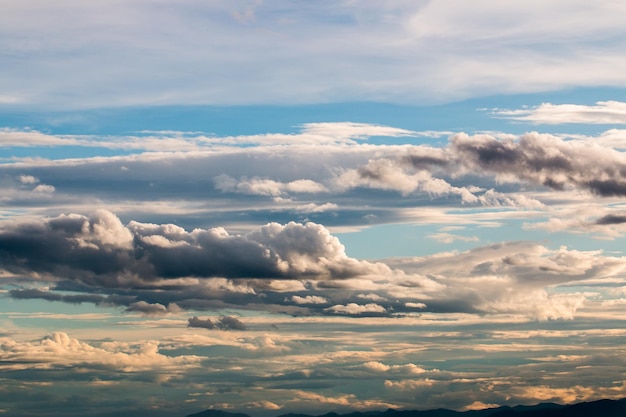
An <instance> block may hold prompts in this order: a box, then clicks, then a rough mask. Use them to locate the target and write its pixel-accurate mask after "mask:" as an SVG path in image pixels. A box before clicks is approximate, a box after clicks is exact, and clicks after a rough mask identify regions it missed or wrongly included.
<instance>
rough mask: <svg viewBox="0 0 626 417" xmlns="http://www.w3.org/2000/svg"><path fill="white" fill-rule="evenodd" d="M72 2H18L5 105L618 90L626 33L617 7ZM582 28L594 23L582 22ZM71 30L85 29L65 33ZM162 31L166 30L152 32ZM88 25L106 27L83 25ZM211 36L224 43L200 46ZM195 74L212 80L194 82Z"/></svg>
mask: <svg viewBox="0 0 626 417" xmlns="http://www.w3.org/2000/svg"><path fill="white" fill-rule="evenodd" d="M72 5H73V4H72V3H67V4H63V5H58V4H55V5H48V4H46V3H43V2H42V3H41V4H40V5H39V6H40V8H41V10H42V13H41V15H38V16H32V14H31V13H30V11H31V10H30V8H28V7H26V6H16V7H13V8H12V9H11V10H10V11H8V12H7V13H5V14H4V15H3V16H2V19H0V26H1V27H3V28H4V30H5V39H7V42H6V43H7V48H8V49H7V50H8V51H9V52H8V53H9V55H8V56H9V57H10V58H7V59H9V61H8V62H7V65H6V66H5V67H4V68H3V84H2V86H1V87H2V91H5V93H3V95H2V97H3V98H4V100H0V101H3V102H4V103H5V105H15V103H18V104H20V105H22V106H24V105H32V106H40V107H41V106H44V107H46V108H58V107H54V106H55V104H56V105H57V106H58V97H60V96H63V97H64V100H63V106H64V107H65V108H74V109H75V108H94V107H96V108H97V107H109V108H110V107H114V106H124V105H126V106H132V105H136V106H144V105H172V104H174V105H176V104H187V105H196V104H214V105H233V104H259V103H271V104H283V103H287V104H294V103H320V102H344V103H345V102H355V101H369V102H381V101H385V102H395V103H406V102H412V103H433V102H441V101H451V100H458V99H461V98H465V97H475V96H485V95H490V94H497V93H501V92H503V91H504V92H513V93H527V92H529V91H530V92H536V91H545V90H551V91H553V90H554V89H555V88H564V87H565V88H566V87H570V86H597V85H607V86H623V85H624V84H623V79H622V77H620V76H619V71H616V69H620V68H623V67H624V58H623V54H621V51H622V46H623V45H622V44H621V42H620V39H622V38H623V36H622V35H623V34H624V29H623V27H622V26H621V22H619V20H618V19H617V18H616V16H621V15H623V13H624V9H623V6H622V5H621V4H615V3H608V4H605V3H597V4H596V3H594V4H586V3H576V4H574V5H572V4H571V2H565V1H556V2H551V3H550V4H548V5H540V6H538V5H536V4H534V3H533V4H524V5H510V4H506V5H502V6H498V7H494V5H493V4H492V3H491V2H487V1H482V2H480V3H479V4H474V5H473V6H472V7H470V6H468V5H467V4H465V3H464V2H458V1H455V2H454V3H453V6H451V7H444V6H441V5H438V4H431V3H428V4H422V3H411V2H400V3H394V4H392V3H384V4H380V3H373V4H371V5H367V6H364V7H359V8H358V10H357V9H355V8H354V7H352V5H351V4H350V3H349V2H346V1H341V2H339V3H338V4H336V5H335V4H333V6H332V7H331V6H326V5H324V6H320V7H319V9H318V10H316V12H315V13H311V12H310V11H309V10H303V9H302V8H300V7H296V6H295V5H289V6H287V7H279V6H277V5H274V4H271V3H269V4H268V3H262V4H256V5H255V6H254V12H248V11H247V10H253V9H250V8H246V7H241V8H237V9H235V10H239V11H238V12H236V11H235V10H233V6H232V5H227V4H217V3H216V4H213V3H211V4H203V5H202V6H201V7H200V6H198V5H197V4H196V3H194V2H190V3H185V4H182V5H180V6H179V7H178V8H176V9H170V8H168V7H157V6H156V5H155V4H154V3H151V2H148V3H144V2H137V1H133V2H130V3H124V4H115V5H103V6H98V7H97V8H96V6H93V5H81V7H72ZM235 7H237V6H235ZM70 10H71V13H69V12H67V11H70ZM198 10H201V11H202V12H201V13H198ZM242 10H243V11H242ZM119 16H125V17H126V18H125V20H123V21H122V20H120V19H119V18H118V17H119ZM225 16H231V17H233V18H224V17H225ZM234 16H237V18H238V20H237V19H235V18H234ZM380 16H385V18H384V19H381V18H380ZM551 16H559V21H558V22H555V20H554V19H553V18H551ZM581 20H585V21H586V22H588V23H587V24H586V25H584V27H582V26H581V25H580V23H579V22H580V21H581ZM24 21H28V22H29V23H28V24H27V25H16V24H15V23H14V22H24ZM75 21H81V22H85V26H84V27H82V26H81V27H76V28H74V30H73V31H71V33H70V32H68V31H66V30H64V29H65V28H67V27H69V26H70V25H71V23H72V22H75ZM242 22H245V24H243V23H242ZM357 22H359V23H360V24H357ZM494 22H495V23H494ZM500 22H501V23H500ZM166 23H167V28H168V30H167V32H166V33H164V32H160V31H159V29H160V28H162V27H163V26H164V25H165V24H166ZM96 26H98V27H100V28H102V30H99V31H97V32H94V31H89V30H88V29H87V28H93V27H96ZM563 33H569V34H572V35H571V36H567V37H564V36H562V34H563ZM148 34H150V36H148ZM207 36H208V37H209V38H211V39H216V40H219V41H216V42H215V43H211V44H207V43H206V42H204V41H203V40H204V39H206V38H207ZM338 39H339V41H338ZM79 40H80V41H79ZM226 40H227V41H226ZM24 45H27V46H26V47H24ZM94 50H98V51H99V54H97V55H94V54H93V53H92V51H94ZM197 51H202V53H200V54H199V53H197ZM225 51H227V53H225ZM520 51H523V52H524V53H520ZM139 52H141V53H139ZM51 56H52V57H53V58H50V57H51ZM18 57H19V58H18ZM69 57H71V59H68V58H69ZM174 57H175V58H174ZM217 61H219V62H220V68H219V71H217V70H216V69H215V67H214V63H215V62H217ZM110 62H115V63H116V64H115V66H114V67H111V66H110V65H106V64H107V63H110ZM242 62H245V63H246V65H245V67H244V68H254V71H247V72H246V74H249V76H247V77H241V71H242V70H243V69H242ZM277 62H280V63H281V65H277V64H276V63H277ZM338 62H341V63H342V64H341V65H339V66H338V65H337V63H338ZM451 62H454V65H451ZM311 68H315V69H316V70H315V71H311ZM529 68H532V71H529ZM191 69H193V70H191ZM195 71H197V72H198V73H203V74H209V75H210V76H207V77H203V78H200V79H199V78H198V77H194V76H192V75H193V74H195Z"/></svg>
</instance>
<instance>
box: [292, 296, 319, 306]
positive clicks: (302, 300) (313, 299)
mask: <svg viewBox="0 0 626 417" xmlns="http://www.w3.org/2000/svg"><path fill="white" fill-rule="evenodd" d="M287 300H289V301H292V302H294V303H296V304H328V299H326V298H324V297H320V296H319V295H307V296H304V297H301V296H299V295H292V296H291V298H289V299H287Z"/></svg>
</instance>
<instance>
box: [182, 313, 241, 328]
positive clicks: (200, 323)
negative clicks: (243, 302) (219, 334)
mask: <svg viewBox="0 0 626 417" xmlns="http://www.w3.org/2000/svg"><path fill="white" fill-rule="evenodd" d="M187 327H194V328H200V329H209V330H212V329H220V330H246V329H247V327H246V325H245V324H244V323H243V322H242V321H241V320H239V319H238V318H236V317H233V316H220V317H219V318H218V319H217V321H215V322H213V321H212V320H211V319H201V318H199V317H197V316H194V317H191V318H189V319H188V324H187Z"/></svg>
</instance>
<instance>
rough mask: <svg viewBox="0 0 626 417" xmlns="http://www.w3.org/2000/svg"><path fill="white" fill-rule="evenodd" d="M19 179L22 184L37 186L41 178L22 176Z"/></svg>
mask: <svg viewBox="0 0 626 417" xmlns="http://www.w3.org/2000/svg"><path fill="white" fill-rule="evenodd" d="M18 179H19V180H20V182H21V183H22V184H37V183H38V182H39V178H37V177H33V176H32V175H20V176H19V177H18Z"/></svg>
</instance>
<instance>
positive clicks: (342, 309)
mask: <svg viewBox="0 0 626 417" xmlns="http://www.w3.org/2000/svg"><path fill="white" fill-rule="evenodd" d="M325 310H326V311H331V312H333V313H342V314H349V315H355V316H357V315H362V314H370V313H386V312H387V310H386V309H385V307H383V306H381V305H378V304H374V303H370V304H365V305H363V304H356V303H349V304H346V305H335V306H332V307H328V308H326V309H325Z"/></svg>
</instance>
